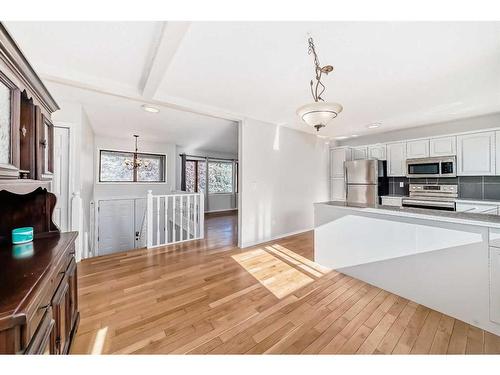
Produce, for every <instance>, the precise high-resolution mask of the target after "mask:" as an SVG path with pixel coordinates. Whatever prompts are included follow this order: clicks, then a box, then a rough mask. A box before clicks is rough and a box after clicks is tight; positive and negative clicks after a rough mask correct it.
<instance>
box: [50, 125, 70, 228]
mask: <svg viewBox="0 0 500 375" xmlns="http://www.w3.org/2000/svg"><path fill="white" fill-rule="evenodd" d="M52 192H53V193H54V194H55V195H56V197H57V203H56V207H55V209H54V214H53V216H52V219H53V221H54V223H55V224H56V225H57V226H58V227H59V229H60V230H61V231H62V232H67V231H68V230H69V128H63V127H58V126H55V127H54V175H53V179H52Z"/></svg>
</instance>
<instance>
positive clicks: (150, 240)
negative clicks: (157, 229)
mask: <svg viewBox="0 0 500 375" xmlns="http://www.w3.org/2000/svg"><path fill="white" fill-rule="evenodd" d="M146 210H147V211H146V213H147V222H146V225H147V242H146V246H147V248H148V249H150V248H151V247H153V190H148V197H147V207H146Z"/></svg>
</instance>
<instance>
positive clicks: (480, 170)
mask: <svg viewBox="0 0 500 375" xmlns="http://www.w3.org/2000/svg"><path fill="white" fill-rule="evenodd" d="M495 164H496V163H495V132H481V133H473V134H466V135H459V136H458V137H457V174H458V175H459V176H486V175H494V174H495Z"/></svg>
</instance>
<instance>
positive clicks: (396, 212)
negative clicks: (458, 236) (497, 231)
mask: <svg viewBox="0 0 500 375" xmlns="http://www.w3.org/2000/svg"><path fill="white" fill-rule="evenodd" d="M315 205H326V206H332V207H338V208H345V209H354V210H359V211H363V212H369V213H378V214H386V215H392V216H401V217H414V218H421V219H431V220H437V221H445V222H453V223H458V224H468V225H477V226H482V227H490V228H500V216H498V215H488V214H475V213H470V212H456V211H441V210H434V209H427V208H413V207H394V206H385V205H381V204H372V205H368V204H353V203H347V202H344V201H326V202H318V203H315Z"/></svg>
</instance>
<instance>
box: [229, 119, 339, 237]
mask: <svg viewBox="0 0 500 375" xmlns="http://www.w3.org/2000/svg"><path fill="white" fill-rule="evenodd" d="M240 132H241V135H240V159H239V160H240V166H241V174H240V176H241V181H240V190H241V212H240V215H241V228H240V236H241V238H240V241H241V246H242V247H246V246H251V245H253V244H256V243H260V242H265V241H268V240H271V239H274V238H278V237H282V236H285V235H288V234H292V233H296V232H301V231H305V230H310V229H312V228H313V227H314V208H313V203H314V202H320V201H326V200H328V163H329V156H328V144H327V143H326V142H325V141H324V140H322V139H320V138H318V137H316V136H315V135H312V134H307V133H303V132H300V131H296V130H293V129H289V128H286V127H279V126H276V125H272V124H269V123H264V122H261V121H256V120H252V119H246V120H245V121H243V123H242V125H241V128H240Z"/></svg>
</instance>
